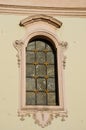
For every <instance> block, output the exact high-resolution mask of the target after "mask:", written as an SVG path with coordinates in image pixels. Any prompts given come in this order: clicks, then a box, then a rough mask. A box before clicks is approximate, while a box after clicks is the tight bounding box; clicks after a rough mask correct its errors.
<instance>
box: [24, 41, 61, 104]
mask: <svg viewBox="0 0 86 130" xmlns="http://www.w3.org/2000/svg"><path fill="white" fill-rule="evenodd" d="M56 51H57V50H56V48H54V47H53V45H52V44H51V42H49V41H47V40H43V39H36V40H33V41H31V42H30V43H28V45H27V47H26V105H53V106H55V105H59V93H58V77H57V76H58V74H57V56H56V54H57V52H56Z"/></svg>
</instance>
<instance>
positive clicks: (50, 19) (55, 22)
mask: <svg viewBox="0 0 86 130" xmlns="http://www.w3.org/2000/svg"><path fill="white" fill-rule="evenodd" d="M39 21H42V22H47V23H49V24H51V25H53V26H55V27H57V28H60V27H61V26H62V22H60V21H59V20H57V19H55V18H53V17H51V16H47V15H41V14H39V15H33V16H30V17H27V18H25V19H23V20H22V21H20V24H19V25H20V26H26V25H28V24H31V23H34V22H39Z"/></svg>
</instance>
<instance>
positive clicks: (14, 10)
mask: <svg viewBox="0 0 86 130" xmlns="http://www.w3.org/2000/svg"><path fill="white" fill-rule="evenodd" d="M0 13H1V14H21V15H22V14H24V15H33V14H46V15H51V16H77V17H80V16H81V17H86V7H43V6H29V5H27V6H26V5H25V6H22V5H7V4H0Z"/></svg>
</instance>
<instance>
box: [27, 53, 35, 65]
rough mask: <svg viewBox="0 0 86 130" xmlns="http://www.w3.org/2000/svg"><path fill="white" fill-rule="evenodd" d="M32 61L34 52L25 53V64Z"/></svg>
mask: <svg viewBox="0 0 86 130" xmlns="http://www.w3.org/2000/svg"><path fill="white" fill-rule="evenodd" d="M34 61H35V54H34V52H27V53H26V63H33V62H34Z"/></svg>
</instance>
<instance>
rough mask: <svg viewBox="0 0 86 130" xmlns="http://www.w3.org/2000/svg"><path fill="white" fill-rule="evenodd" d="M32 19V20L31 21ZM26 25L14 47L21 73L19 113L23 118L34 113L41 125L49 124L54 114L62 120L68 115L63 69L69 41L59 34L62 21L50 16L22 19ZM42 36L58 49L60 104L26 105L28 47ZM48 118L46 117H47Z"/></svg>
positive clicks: (22, 22)
mask: <svg viewBox="0 0 86 130" xmlns="http://www.w3.org/2000/svg"><path fill="white" fill-rule="evenodd" d="M31 20H32V22H31ZM22 24H23V26H25V27H26V30H27V31H26V35H25V36H24V37H23V38H22V39H21V40H16V41H15V43H14V47H15V48H16V49H17V51H18V54H17V57H18V67H19V74H20V76H19V77H20V94H19V95H20V101H19V103H20V105H19V111H18V114H19V116H20V117H21V120H23V118H24V116H27V115H30V114H33V116H34V119H35V121H36V122H37V124H39V125H40V126H41V127H45V126H46V125H48V123H49V121H50V122H51V120H52V117H51V115H52V116H55V117H57V116H60V117H62V120H64V117H67V110H66V105H65V84H64V79H63V78H64V76H63V71H64V67H65V59H66V57H65V56H64V49H66V47H67V42H62V41H60V40H59V38H58V36H57V31H56V30H57V27H58V28H59V27H60V26H61V22H60V21H58V20H56V19H53V18H52V17H49V16H44V15H38V16H35V17H34V16H32V18H31V17H30V18H26V19H24V20H23V21H21V24H20V25H22ZM40 36H41V37H42V38H45V39H47V40H50V41H51V42H52V44H53V46H55V48H56V49H57V54H56V55H57V66H58V84H59V85H58V89H59V105H56V106H41V105H36V106H35V105H26V47H27V44H28V42H29V41H30V40H31V39H32V38H34V37H40ZM45 117H46V118H48V119H46V118H45Z"/></svg>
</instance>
